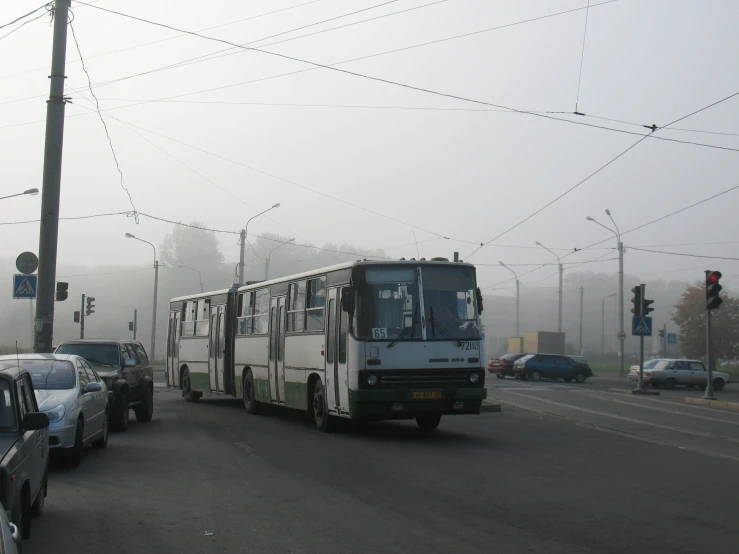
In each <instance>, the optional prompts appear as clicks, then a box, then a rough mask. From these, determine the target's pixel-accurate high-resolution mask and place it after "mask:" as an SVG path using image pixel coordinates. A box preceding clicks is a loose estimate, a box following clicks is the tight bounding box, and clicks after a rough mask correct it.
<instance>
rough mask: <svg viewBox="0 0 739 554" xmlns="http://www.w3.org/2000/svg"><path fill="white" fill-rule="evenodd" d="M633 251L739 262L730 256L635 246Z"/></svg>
mask: <svg viewBox="0 0 739 554" xmlns="http://www.w3.org/2000/svg"><path fill="white" fill-rule="evenodd" d="M629 248H630V249H631V250H638V251H640V252H650V253H652V254H669V255H671V256H686V257H688V258H710V259H714V260H732V261H739V258H731V257H728V256H705V255H702V254H687V253H685V252H667V251H665V250H652V249H648V248H637V247H635V246H629Z"/></svg>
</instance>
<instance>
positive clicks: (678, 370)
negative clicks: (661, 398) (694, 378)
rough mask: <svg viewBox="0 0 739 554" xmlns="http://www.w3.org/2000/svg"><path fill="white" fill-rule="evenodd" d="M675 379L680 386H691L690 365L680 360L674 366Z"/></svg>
mask: <svg viewBox="0 0 739 554" xmlns="http://www.w3.org/2000/svg"><path fill="white" fill-rule="evenodd" d="M673 369H674V377H675V380H676V381H677V383H678V385H690V380H691V375H690V365H689V364H688V362H686V361H684V360H678V361H677V362H675V365H674V368H673Z"/></svg>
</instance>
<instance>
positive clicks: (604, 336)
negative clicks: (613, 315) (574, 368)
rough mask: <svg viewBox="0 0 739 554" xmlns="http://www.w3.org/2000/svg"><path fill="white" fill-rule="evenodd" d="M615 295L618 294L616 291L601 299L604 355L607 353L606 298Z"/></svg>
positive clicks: (602, 349) (602, 347) (601, 328)
mask: <svg viewBox="0 0 739 554" xmlns="http://www.w3.org/2000/svg"><path fill="white" fill-rule="evenodd" d="M614 296H616V293H615V292H613V293H611V294H609V295H608V296H604V297H603V298H602V299H601V301H600V313H601V316H600V350H601V354H602V355H603V356H605V355H606V300H608V299H609V298H613V297H614Z"/></svg>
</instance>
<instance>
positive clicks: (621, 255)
mask: <svg viewBox="0 0 739 554" xmlns="http://www.w3.org/2000/svg"><path fill="white" fill-rule="evenodd" d="M625 341H626V331H624V243H623V242H621V235H619V240H618V343H619V344H618V376H619V377H621V378H623V377H624V375H625V371H624V364H625V361H626V360H625V357H624V342H625Z"/></svg>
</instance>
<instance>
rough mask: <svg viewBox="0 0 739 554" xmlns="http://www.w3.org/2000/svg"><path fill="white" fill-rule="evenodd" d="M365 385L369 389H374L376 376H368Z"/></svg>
mask: <svg viewBox="0 0 739 554" xmlns="http://www.w3.org/2000/svg"><path fill="white" fill-rule="evenodd" d="M367 384H368V385H369V386H370V387H374V386H375V385H376V384H377V375H368V376H367Z"/></svg>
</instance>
